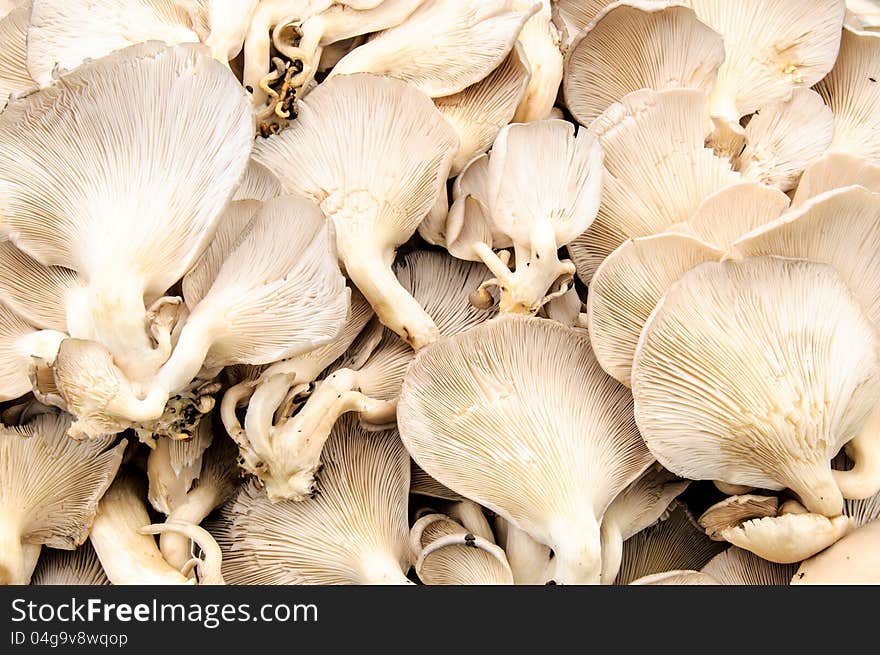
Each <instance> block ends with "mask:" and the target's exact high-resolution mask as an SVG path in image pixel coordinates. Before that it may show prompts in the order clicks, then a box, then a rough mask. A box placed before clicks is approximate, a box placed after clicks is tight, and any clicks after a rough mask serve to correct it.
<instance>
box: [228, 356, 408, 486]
mask: <svg viewBox="0 0 880 655" xmlns="http://www.w3.org/2000/svg"><path fill="white" fill-rule="evenodd" d="M358 387H359V380H358V372H357V371H353V370H351V369H339V370H337V371H335V372H334V373H333V374H331V375H330V376H328V377H327V378H326V379H325V380H323V381H321V382H320V383H319V384H318V385H317V387H316V388H315V391H314V392H313V393H312V395H311V396H310V397H309V399H308V401H307V402H306V403H305V405H303V407H302V408H301V409H300V411H299V412H298V413H297V414H295V415H294V416H292V417H290V418H289V419H288V420H287V421H286V422H285V423H284V424H282V425H280V426H277V427H275V428H273V429H272V430H271V433H270V434H271V446H270V447H271V450H272V453H273V455H272V457H271V458H270V457H266V458H265V460H266V461H267V462H268V464H269V467H270V470H271V475H270V476H269V477H267V479H266V480H264V481H265V483H266V491H267V492H268V494H269V498H270V499H272V500H283V499H289V500H302V499H304V498H306V497H308V496H309V495H310V494H311V493H312V492H313V491H314V487H315V474H316V472H317V471H318V469H319V468H320V466H321V451H322V450H323V449H324V444H325V443H326V442H327V439H328V438H329V437H330V431H331V430H332V429H333V426H334V425H335V424H336V421H337V420H338V419H339V417H340V416H342V415H343V414H345V413H347V412H358V413H360V414H361V417H362V418H363V419H364V420H366V421H369V422H370V423H373V424H376V425H381V424H383V423H388V422H389V421H390V420H391V419H392V418H393V417H394V414H395V412H396V410H397V402H396V401H385V400H376V399H374V398H370V397H368V396H366V395H364V394H363V393H361V392H360V391H358V390H357V389H358ZM245 424H246V425H247V421H246V422H245Z"/></svg>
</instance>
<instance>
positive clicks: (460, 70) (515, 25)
mask: <svg viewBox="0 0 880 655" xmlns="http://www.w3.org/2000/svg"><path fill="white" fill-rule="evenodd" d="M516 5H517V3H516V2H515V0H456V1H455V2H449V0H427V1H426V2H425V3H424V4H422V5H421V6H420V7H419V8H418V9H416V10H415V11H414V12H413V13H412V14H411V15H410V16H409V18H407V19H406V20H405V21H404V22H403V23H401V24H400V25H398V26H396V27H392V28H390V29H388V30H385V31H384V32H381V33H379V34H378V35H376V36H375V37H373V38H372V39H371V40H370V41H368V42H367V43H366V44H364V45H362V46H360V47H359V48H355V49H354V50H352V51H351V52H350V53H349V54H347V55H346V56H345V57H343V58H342V59H341V60H340V61H339V63H337V64H336V66H334V67H333V70H332V71H331V73H330V75H329V78H331V79H332V78H333V77H335V76H337V75H350V74H353V73H375V74H377V75H388V76H389V77H395V78H397V79H400V80H404V81H406V82H409V83H410V84H412V85H414V86H415V87H416V88H418V89H419V91H421V92H422V93H425V94H426V95H429V96H431V97H432V98H438V97H441V96H448V95H452V94H454V93H459V92H461V91H463V90H464V89H466V88H467V87H469V86H470V85H471V84H475V83H477V82H479V81H480V80H481V79H483V78H484V77H486V76H487V75H488V74H489V73H490V72H491V71H492V70H494V69H495V68H497V67H498V65H499V64H500V63H501V62H502V61H503V60H504V58H505V57H506V56H507V53H508V52H510V49H511V48H512V47H513V44H514V42H515V41H516V37H517V36H518V35H519V33H520V30H521V29H522V26H523V24H524V23H525V22H526V20H528V18H529V17H530V16H531V15H532V14H533V13H534V12H535V11H537V9H538V6H539V5H538V4H537V3H536V4H533V5H530V6H529V7H528V8H525V9H519V8H517V6H516Z"/></svg>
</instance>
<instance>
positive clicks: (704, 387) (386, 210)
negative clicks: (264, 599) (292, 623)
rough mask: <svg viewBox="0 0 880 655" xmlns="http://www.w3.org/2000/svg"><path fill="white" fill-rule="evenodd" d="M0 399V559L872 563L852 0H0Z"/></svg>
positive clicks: (851, 569)
mask: <svg viewBox="0 0 880 655" xmlns="http://www.w3.org/2000/svg"><path fill="white" fill-rule="evenodd" d="M0 419H2V425H0V583H7V584H28V583H29V582H30V583H32V584H412V583H413V582H421V583H423V584H426V585H472V584H493V585H494V584H498V585H502V584H503V585H507V584H551V583H552V584H600V583H601V584H619V585H620V584H637V585H678V584H681V585H704V584H729V585H737V584H748V585H755V584H761V585H787V584H790V583H791V584H822V583H880V2H876V1H873V0H856V1H853V0H850V1H846V2H845V1H844V0H679V1H671V0H623V1H618V2H613V3H609V2H604V1H602V0H88V1H86V0H0ZM43 546H46V547H47V548H46V549H43V548H42V547H43Z"/></svg>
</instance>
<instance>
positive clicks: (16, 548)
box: [0, 508, 36, 585]
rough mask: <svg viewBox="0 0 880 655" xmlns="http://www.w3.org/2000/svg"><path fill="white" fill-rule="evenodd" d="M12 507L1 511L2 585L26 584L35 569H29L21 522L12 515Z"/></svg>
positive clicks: (0, 568) (0, 572) (0, 575)
mask: <svg viewBox="0 0 880 655" xmlns="http://www.w3.org/2000/svg"><path fill="white" fill-rule="evenodd" d="M10 509H11V508H5V510H6V511H4V512H3V513H0V585H10V584H14V585H24V584H28V582H30V577H31V573H32V571H33V569H31V571H28V570H27V562H26V560H27V558H26V557H25V550H24V547H23V546H22V543H21V527H20V523H19V521H17V520H15V518H14V517H13V516H10V514H9V510H10ZM34 564H36V562H34Z"/></svg>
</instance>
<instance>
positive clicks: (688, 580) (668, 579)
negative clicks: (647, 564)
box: [630, 571, 720, 586]
mask: <svg viewBox="0 0 880 655" xmlns="http://www.w3.org/2000/svg"><path fill="white" fill-rule="evenodd" d="M630 584H631V585H650V586H660V585H670V586H673V585H674V586H697V585H700V586H706V585H717V584H720V583H719V582H717V581H716V580H715V578H713V577H712V576H710V575H706V574H705V573H701V572H700V571H666V572H665V573H654V574H653V575H646V576H645V577H643V578H639V579H638V580H633V581H632V582H630Z"/></svg>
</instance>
